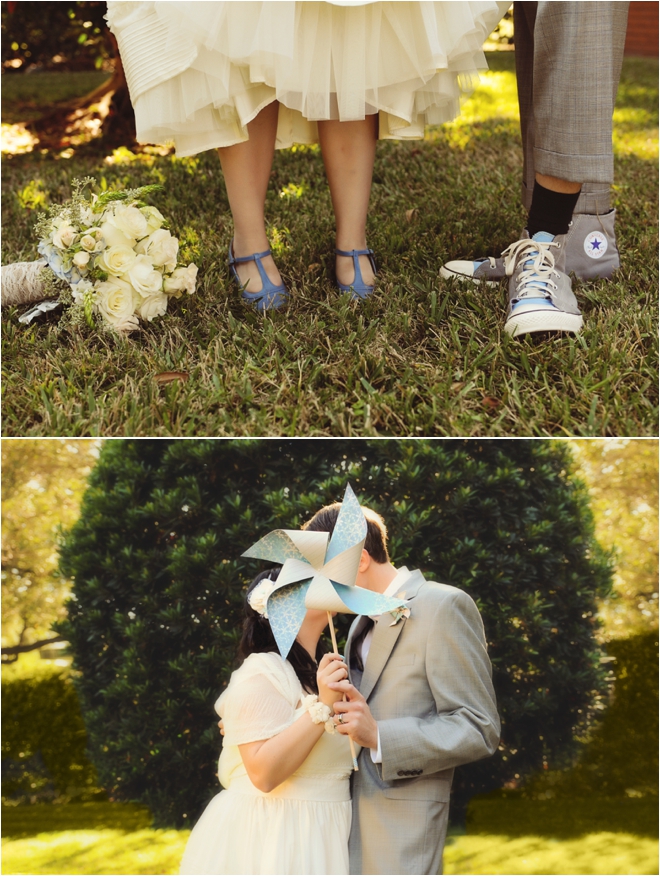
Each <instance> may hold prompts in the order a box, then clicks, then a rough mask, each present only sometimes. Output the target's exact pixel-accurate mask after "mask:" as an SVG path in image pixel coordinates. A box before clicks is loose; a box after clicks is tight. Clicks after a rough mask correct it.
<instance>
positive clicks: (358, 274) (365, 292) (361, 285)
mask: <svg viewBox="0 0 660 876" xmlns="http://www.w3.org/2000/svg"><path fill="white" fill-rule="evenodd" d="M335 255H340V256H347V257H348V258H352V259H353V268H354V270H355V279H354V280H353V282H352V283H351V284H350V285H349V286H345V285H344V284H343V283H340V282H339V280H337V281H336V282H337V288H338V289H339V291H340V292H348V294H349V295H350V296H351V298H352V299H353V300H354V301H357V300H358V299H360V300H362V299H364V298H368V297H369V296H370V295H371V293H372V292H373V291H374V287H373V286H367V285H366V283H365V282H364V280H363V279H362V271H361V270H360V256H361V255H364V256H367V258H368V259H369V261H370V262H371V267H372V268H373V269H374V274H375V273H376V260H375V259H374V251H373V250H372V249H351V250H348V251H347V250H344V249H336V250H335Z"/></svg>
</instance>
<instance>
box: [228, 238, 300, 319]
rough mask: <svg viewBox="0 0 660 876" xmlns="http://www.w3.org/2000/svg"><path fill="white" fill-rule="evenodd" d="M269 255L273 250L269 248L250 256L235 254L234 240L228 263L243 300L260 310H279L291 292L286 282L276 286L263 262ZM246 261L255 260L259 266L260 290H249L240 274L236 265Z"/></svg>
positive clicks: (230, 248)
mask: <svg viewBox="0 0 660 876" xmlns="http://www.w3.org/2000/svg"><path fill="white" fill-rule="evenodd" d="M269 255H271V251H270V250H269V249H267V250H266V251H265V252H255V253H253V254H252V255H249V256H235V255H234V241H233V240H232V242H231V243H230V244H229V259H228V261H227V264H228V265H229V268H230V270H231V272H232V275H233V277H234V280H236V282H237V283H238V286H239V288H240V290H241V298H242V299H243V301H247V302H248V303H249V304H252V305H253V306H254V307H256V308H257V310H259V311H264V310H279V308H280V307H282V306H283V305H284V304H285V303H286V300H287V298H288V297H289V293H288V291H287V288H286V286H285V285H284V283H282V284H281V285H279V286H276V285H275V284H274V283H273V281H272V280H271V279H270V277H269V276H268V274H267V273H266V270H265V268H264V266H263V265H262V263H261V260H262V259H265V258H266V256H269ZM245 262H254V263H255V265H256V266H257V270H258V271H259V276H260V277H261V284H262V285H261V289H260V291H259V292H248V291H247V288H246V284H245V283H242V282H241V278H240V277H239V276H238V272H237V271H236V268H235V267H234V265H242V264H244V263H245Z"/></svg>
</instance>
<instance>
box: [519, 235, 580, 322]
mask: <svg viewBox="0 0 660 876" xmlns="http://www.w3.org/2000/svg"><path fill="white" fill-rule="evenodd" d="M565 241H566V235H557V236H556V237H553V235H552V234H547V233H546V232H545V231H539V232H538V233H537V234H535V235H534V237H532V238H531V239H530V238H529V237H527V238H523V239H522V240H518V241H516V242H515V243H512V244H511V246H510V247H508V248H507V249H505V250H504V252H503V253H502V256H503V258H504V268H505V271H506V274H507V276H509V277H510V278H511V279H510V280H509V314H508V316H507V320H506V323H505V324H504V331H505V332H507V333H508V334H510V335H512V336H513V337H514V338H515V337H517V336H518V335H522V334H525V333H526V332H547V331H551V332H562V331H563V332H579V331H580V329H581V328H582V315H581V313H580V310H579V308H578V304H577V300H576V298H575V295H574V294H573V289H572V287H571V279H570V277H569V276H568V275H567V274H565V273H564V272H563V270H561V268H560V262H563V261H564V259H563V254H564V251H565V250H564V247H565ZM555 253H556V254H557V258H556V259H555Z"/></svg>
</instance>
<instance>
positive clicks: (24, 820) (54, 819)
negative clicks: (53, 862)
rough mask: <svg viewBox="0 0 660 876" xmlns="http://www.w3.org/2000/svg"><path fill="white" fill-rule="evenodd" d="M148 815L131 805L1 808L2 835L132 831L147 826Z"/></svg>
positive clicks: (20, 835) (143, 808) (146, 811)
mask: <svg viewBox="0 0 660 876" xmlns="http://www.w3.org/2000/svg"><path fill="white" fill-rule="evenodd" d="M151 821H152V817H151V813H150V812H149V810H148V809H146V808H145V807H144V806H137V805H135V804H133V803H70V804H68V805H62V806H57V805H51V804H47V803H44V804H37V805H35V806H3V807H2V836H3V837H6V838H11V839H25V838H27V837H31V836H36V835H37V834H39V833H53V832H55V831H66V830H123V831H127V832H128V831H130V832H132V831H136V830H143V829H145V828H148V827H149V826H150V825H151Z"/></svg>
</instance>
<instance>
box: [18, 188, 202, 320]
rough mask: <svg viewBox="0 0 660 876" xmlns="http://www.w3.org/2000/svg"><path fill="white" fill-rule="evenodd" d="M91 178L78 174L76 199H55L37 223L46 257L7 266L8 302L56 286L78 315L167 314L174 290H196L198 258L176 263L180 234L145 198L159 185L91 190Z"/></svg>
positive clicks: (42, 293)
mask: <svg viewBox="0 0 660 876" xmlns="http://www.w3.org/2000/svg"><path fill="white" fill-rule="evenodd" d="M93 182H94V180H93V179H91V178H87V179H84V180H73V182H72V189H73V195H72V197H71V200H70V201H68V202H67V203H65V204H63V205H61V206H58V207H51V209H50V211H49V212H48V213H47V214H46V215H45V216H43V217H42V218H41V219H40V220H39V222H38V223H37V225H36V231H37V234H38V235H39V245H38V247H37V249H38V252H39V253H40V254H41V256H42V259H40V260H39V261H37V262H29V263H20V264H17V265H7V266H4V267H3V268H2V285H3V304H5V303H23V302H25V301H34V300H37V299H38V298H39V297H42V298H44V297H46V296H48V295H52V294H53V293H57V294H59V297H60V301H61V302H62V303H69V304H70V305H71V309H72V313H71V319H72V321H73V322H75V321H82V320H83V319H84V320H85V321H86V322H87V323H88V324H89V325H90V326H92V327H93V326H94V325H95V320H96V321H97V322H98V321H100V323H101V325H103V326H105V327H109V328H111V329H113V330H114V331H116V332H131V331H135V330H136V329H137V328H139V320H144V321H146V322H151V320H153V319H155V317H157V316H162V315H163V314H164V313H165V312H166V310H167V305H168V301H169V299H170V298H180V297H181V296H182V295H183V293H184V292H185V293H187V294H188V295H192V293H193V292H194V291H195V283H196V279H197V266H196V265H195V264H192V263H191V264H189V265H187V266H184V265H180V264H178V256H179V241H178V240H177V238H176V237H174V236H173V235H172V234H171V233H170V231H169V230H168V228H167V222H166V220H165V217H164V216H163V215H162V214H161V213H160V212H159V210H157V209H156V208H155V207H151V206H149V205H147V204H145V203H144V202H143V200H142V198H143V197H144V196H145V195H148V194H151V193H152V192H154V191H157V190H160V189H162V186H159V185H149V186H142V187H141V188H138V189H129V190H125V191H120V192H104V193H103V194H101V195H98V196H97V195H94V194H93V195H91V197H90V198H87V197H85V189H86V188H87V187H88V186H89V185H90V184H91V183H93ZM12 269H13V270H12ZM53 275H54V276H53ZM55 278H57V280H58V281H60V282H59V283H58V282H57V281H56V280H55ZM52 306H56V305H52ZM38 309H50V306H48V307H44V305H39V306H38ZM31 314H32V311H31V312H30V314H25V316H23V317H21V321H26V322H27V321H29V319H27V317H29V316H31Z"/></svg>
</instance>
